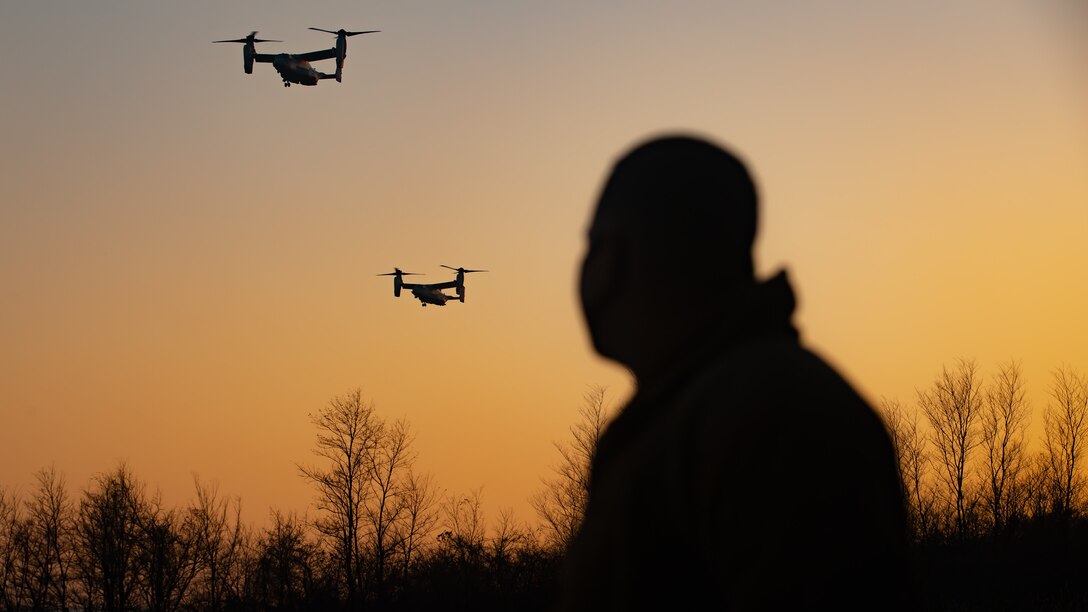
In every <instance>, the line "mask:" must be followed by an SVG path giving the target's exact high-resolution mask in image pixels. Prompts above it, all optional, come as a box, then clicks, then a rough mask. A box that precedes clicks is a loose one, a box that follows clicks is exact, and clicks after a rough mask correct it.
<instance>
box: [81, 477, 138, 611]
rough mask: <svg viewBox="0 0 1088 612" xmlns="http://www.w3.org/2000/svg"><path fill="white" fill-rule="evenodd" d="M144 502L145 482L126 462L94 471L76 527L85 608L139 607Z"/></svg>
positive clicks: (116, 608)
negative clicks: (103, 471) (107, 469)
mask: <svg viewBox="0 0 1088 612" xmlns="http://www.w3.org/2000/svg"><path fill="white" fill-rule="evenodd" d="M144 503H145V502H144V494H143V485H142V484H140V483H138V482H137V481H136V480H135V479H134V478H133V476H132V472H131V471H130V470H129V468H128V466H126V465H125V464H124V463H121V464H120V465H118V466H117V468H116V469H115V470H113V471H112V472H109V473H104V474H99V475H98V476H96V477H95V479H94V485H93V487H92V488H91V489H88V490H86V491H84V493H83V498H82V499H81V500H80V502H79V511H78V514H77V516H76V523H75V531H74V536H75V550H76V558H77V564H76V565H77V568H78V572H79V577H80V582H81V585H82V593H81V599H82V602H81V606H82V607H83V608H86V609H100V608H101V609H103V610H106V611H108V612H114V611H120V610H130V609H132V608H134V607H135V598H134V594H135V591H136V587H137V585H138V584H139V579H140V575H139V564H138V557H137V555H138V552H139V551H138V545H139V541H140V535H141V534H140V527H139V513H140V512H141V511H142V510H143V506H144Z"/></svg>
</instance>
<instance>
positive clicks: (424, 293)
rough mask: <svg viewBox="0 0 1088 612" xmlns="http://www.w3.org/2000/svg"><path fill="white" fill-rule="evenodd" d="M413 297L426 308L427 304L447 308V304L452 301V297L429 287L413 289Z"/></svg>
mask: <svg viewBox="0 0 1088 612" xmlns="http://www.w3.org/2000/svg"><path fill="white" fill-rule="evenodd" d="M412 295H413V296H415V298H416V299H417V300H419V302H420V303H421V304H423V305H424V306H426V305H427V304H434V305H435V306H445V305H446V302H448V301H449V300H451V299H452V296H449V295H446V294H445V293H442V291H440V290H438V289H430V288H427V287H415V288H414V289H412Z"/></svg>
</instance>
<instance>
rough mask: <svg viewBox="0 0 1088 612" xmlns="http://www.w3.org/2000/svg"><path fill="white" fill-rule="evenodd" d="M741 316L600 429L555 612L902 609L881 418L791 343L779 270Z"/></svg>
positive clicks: (899, 515)
mask: <svg viewBox="0 0 1088 612" xmlns="http://www.w3.org/2000/svg"><path fill="white" fill-rule="evenodd" d="M747 304H748V305H747V306H739V305H738V306H737V307H735V308H733V312H731V313H728V315H727V316H726V317H725V322H724V323H723V325H722V326H721V327H720V328H719V329H717V330H716V331H714V332H713V333H711V334H709V335H708V336H707V337H706V338H705V342H704V345H703V346H701V347H699V348H698V349H695V350H693V351H691V352H690V353H689V354H687V355H685V357H684V358H682V359H681V360H679V361H678V362H676V363H674V364H673V366H672V367H671V371H670V372H668V373H666V374H663V375H662V376H660V377H659V378H658V379H657V380H655V381H653V382H652V383H650V384H649V385H647V386H645V387H642V386H641V385H640V388H639V389H638V391H637V393H636V395H635V397H634V398H633V399H632V400H631V402H630V403H629V404H628V405H627V406H626V408H625V409H624V410H623V411H622V413H620V415H619V416H618V417H617V418H616V419H615V420H614V421H613V422H612V423H611V424H610V425H609V427H608V429H607V431H606V432H605V434H604V436H603V437H602V439H601V441H600V444H599V445H598V449H597V453H596V456H595V458H594V461H593V464H592V469H591V480H590V483H591V484H590V494H589V502H588V506H587V510H586V516H585V520H584V523H583V525H582V529H581V531H580V533H579V534H578V536H577V537H576V538H575V540H574V542H573V543H572V545H571V548H570V549H569V551H568V554H567V559H566V567H565V572H564V576H563V584H562V592H561V595H560V606H559V609H560V610H563V611H568V610H571V611H573V610H675V609H714V610H813V609H819V610H822V609H842V610H853V609H862V610H897V609H907V608H909V607H910V602H911V601H912V600H911V598H910V596H909V592H910V588H911V587H910V577H909V575H908V562H907V552H906V545H907V536H906V522H905V513H904V505H903V499H902V489H901V486H900V480H899V476H898V472H897V469H896V463H895V458H894V454H893V451H892V446H891V442H890V440H889V437H888V434H887V432H886V430H885V429H884V427H883V424H882V422H881V420H880V419H879V418H878V416H877V415H876V414H875V413H874V411H873V410H872V409H871V407H870V406H869V404H867V403H866V401H865V400H864V399H863V398H862V397H860V396H859V395H858V393H856V392H855V390H854V389H853V388H851V386H850V385H849V384H848V383H847V382H846V381H845V380H844V379H843V378H842V377H841V376H840V375H839V374H837V373H836V372H835V370H834V369H832V368H831V367H830V366H829V365H828V364H827V363H825V362H824V361H823V360H822V359H820V358H819V357H818V356H816V355H815V354H813V353H812V352H810V351H809V350H807V349H805V348H804V347H803V346H802V345H801V344H800V343H799V340H798V334H797V331H796V330H795V329H794V327H793V325H792V324H791V322H790V319H791V317H792V313H793V309H794V298H793V293H792V290H791V289H790V286H789V283H788V281H787V280H786V278H785V275H784V274H780V275H779V276H777V277H775V278H773V279H772V280H770V281H768V282H766V283H763V284H762V285H759V286H758V287H757V290H756V291H755V292H754V297H753V298H752V299H750V300H748V301H747ZM640 382H641V381H640Z"/></svg>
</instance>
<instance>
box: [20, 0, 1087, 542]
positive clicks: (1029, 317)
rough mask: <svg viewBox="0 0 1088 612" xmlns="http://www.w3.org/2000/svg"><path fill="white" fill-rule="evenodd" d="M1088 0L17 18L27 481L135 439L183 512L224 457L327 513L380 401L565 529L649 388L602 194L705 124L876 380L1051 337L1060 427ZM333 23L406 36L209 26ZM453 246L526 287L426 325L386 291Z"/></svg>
mask: <svg viewBox="0 0 1088 612" xmlns="http://www.w3.org/2000/svg"><path fill="white" fill-rule="evenodd" d="M1073 4H1075V2H1073V0H1069V1H1067V2H1064V3H1063V2H1061V1H1058V0H1054V1H1051V2H1034V1H1029V0H961V1H959V2H943V1H936V0H923V1H920V2H911V3H904V2H890V1H888V2H883V1H880V2H861V1H858V2H845V1H830V2H820V3H815V2H808V1H802V0H794V1H785V2H763V1H754V0H753V1H739V2H728V3H726V2H717V1H709V0H708V1H693V2H682V3H672V4H669V5H667V7H666V5H665V4H663V3H660V2H644V1H631V0H624V1H619V0H615V1H612V0H608V1H605V0H602V1H597V2H566V1H559V2H517V1H515V2H500V1H498V0H491V1H483V0H462V1H459V2H451V1H448V0H445V1H409V2H405V1H403V0H398V1H393V0H378V1H374V2H366V3H359V2H344V1H342V2H332V1H324V2H322V1H318V2H308V3H298V2H283V1H280V2H255V1H245V2H230V3H223V2H213V1H192V2H146V1H142V0H141V1H136V0H132V1H107V2H60V1H54V0H35V1H33V2H30V1H25V2H24V1H13V2H4V3H3V4H0V56H3V57H4V58H5V59H6V67H7V70H6V77H5V82H4V84H3V86H2V89H0V110H2V111H3V115H2V116H3V119H2V125H3V133H2V134H3V137H2V138H0V184H2V200H0V202H2V206H0V281H2V283H0V486H5V487H14V488H16V489H20V490H24V491H25V490H26V489H27V488H28V487H29V486H30V484H31V483H32V482H33V474H34V472H35V471H36V470H38V469H39V468H42V467H45V466H48V465H49V464H51V463H53V464H55V465H56V467H57V469H58V470H59V471H61V472H63V473H64V474H65V475H66V476H67V479H68V483H69V486H70V488H71V489H72V491H73V492H78V491H79V490H80V489H82V488H83V487H85V486H87V484H88V483H89V480H90V478H91V477H92V476H93V475H94V474H95V473H97V472H101V471H105V470H108V469H110V468H112V467H113V466H115V465H116V463H117V461H119V460H126V461H128V462H129V464H130V465H131V467H132V468H133V470H134V471H135V473H136V475H137V476H138V477H139V478H140V479H142V480H144V481H146V482H147V483H148V484H149V486H150V487H151V488H152V489H155V488H159V489H161V491H162V494H163V496H164V499H165V500H166V501H167V502H168V503H171V504H182V503H186V502H187V501H189V500H190V499H191V498H192V490H193V488H192V477H193V474H197V475H199V476H200V478H201V479H202V480H203V481H206V482H218V483H219V486H220V491H221V493H223V494H226V495H230V496H240V497H241V498H242V502H243V506H244V508H245V516H246V518H247V520H249V521H250V522H253V523H257V524H260V523H262V522H263V521H264V519H265V517H266V516H267V513H268V510H269V508H271V507H277V508H280V509H285V510H298V511H299V512H305V511H306V509H307V506H308V504H309V502H310V500H311V498H312V491H311V489H310V488H309V487H308V486H307V485H306V483H304V482H303V481H302V480H301V479H300V478H299V476H298V475H297V470H296V468H295V465H296V464H297V463H299V462H308V461H310V460H311V457H312V455H311V453H310V449H311V448H312V445H313V441H314V437H315V431H314V429H313V427H312V426H311V425H310V423H309V420H308V416H307V415H308V414H309V413H312V412H314V411H316V410H318V409H319V408H321V406H323V405H324V404H325V403H326V402H328V400H329V399H331V398H332V397H333V396H336V395H341V394H344V393H346V392H348V391H350V390H351V389H353V388H355V387H361V388H362V390H363V394H364V396H365V397H367V398H369V399H370V400H372V401H373V402H374V403H375V405H376V407H377V410H378V412H379V414H381V415H382V416H385V417H386V418H390V419H395V418H400V417H403V418H405V419H407V420H408V421H409V423H410V424H411V426H412V428H413V430H414V432H415V433H416V436H417V437H416V443H415V449H416V450H417V451H418V453H419V461H418V464H417V465H418V468H419V469H420V470H422V471H426V472H430V473H432V474H433V475H434V476H435V478H436V480H437V482H438V484H439V485H440V486H441V487H443V488H444V489H445V490H446V491H447V492H448V493H451V494H463V493H467V492H469V491H471V490H473V489H476V488H482V495H483V499H484V509H485V512H486V513H487V516H488V518H489V520H494V519H496V518H497V515H498V512H499V510H500V509H503V508H509V509H512V510H513V511H514V512H515V514H516V515H517V516H518V517H519V518H520V519H522V520H526V521H533V520H535V517H534V516H533V514H532V511H531V510H530V509H529V507H528V504H527V503H526V500H527V498H528V497H529V496H530V495H532V494H533V493H534V492H535V491H536V490H538V489H539V486H540V485H539V482H540V478H541V477H545V476H548V475H549V474H550V468H551V466H552V465H553V464H554V463H555V462H556V459H557V458H558V455H557V453H556V452H555V450H554V448H553V442H555V441H559V440H566V439H567V438H568V432H567V430H568V427H570V426H571V425H572V424H573V423H574V422H575V421H576V419H577V414H578V408H579V406H580V404H581V397H582V394H583V393H584V392H585V391H586V390H587V388H588V387H589V386H591V385H605V386H607V387H608V388H609V394H610V396H611V398H612V399H613V400H614V401H616V402H622V400H623V398H625V397H626V396H627V395H628V393H629V392H630V381H629V379H628V377H627V375H626V373H625V372H623V371H622V370H621V369H619V368H618V367H616V366H614V365H612V364H609V363H606V362H603V361H601V360H600V359H598V358H597V357H596V356H595V355H594V354H593V352H592V349H591V347H590V345H589V343H588V340H587V338H586V335H585V330H584V328H583V326H582V321H581V318H580V311H579V308H578V303H577V299H576V298H577V296H576V292H575V287H576V273H577V268H578V264H579V262H580V257H581V255H582V250H583V248H584V242H583V238H584V231H585V229H586V222H587V220H588V215H589V214H590V212H591V207H592V204H593V201H594V198H595V196H596V194H597V190H598V189H599V187H600V184H601V182H602V180H603V178H604V176H605V174H606V173H607V171H608V169H609V166H610V164H611V162H612V161H613V159H614V158H615V156H616V155H618V154H619V153H620V152H621V151H623V150H624V149H626V148H627V147H628V146H630V145H631V144H632V143H634V142H636V141H637V140H640V139H642V138H643V137H645V136H647V135H650V134H655V133H659V132H662V131H666V130H674V129H675V130H684V131H690V132H695V133H699V134H704V135H707V136H709V137H711V138H714V139H716V140H718V141H719V142H721V143H722V144H725V145H727V146H729V147H731V148H733V149H734V150H735V151H736V152H737V153H739V154H740V155H741V156H742V157H744V158H745V159H747V160H748V162H749V164H750V166H751V169H752V172H753V174H754V175H755V177H756V179H757V181H758V183H759V185H760V189H761V193H762V197H763V207H764V208H763V212H764V216H763V221H762V226H761V234H760V239H759V243H758V253H757V254H758V260H757V265H758V267H759V271H760V273H761V274H764V275H765V274H770V273H773V272H774V271H776V270H777V269H779V268H783V267H784V268H786V269H787V270H788V271H789V273H790V275H791V278H792V280H793V282H794V284H795V289H796V291H797V293H798V296H799V302H800V307H799V311H798V313H797V317H796V322H797V324H798V325H799V327H800V328H801V331H802V334H803V338H804V339H805V341H806V342H808V343H809V344H810V346H812V347H814V348H816V349H817V350H819V351H820V352H821V353H822V354H823V355H825V356H826V357H827V358H828V359H829V360H830V361H832V363H834V364H835V365H837V366H839V367H840V368H841V369H842V371H843V372H844V373H845V374H846V375H847V376H848V377H849V378H850V379H851V380H853V381H854V382H855V383H856V384H857V385H858V387H859V388H860V389H861V390H862V391H863V392H864V393H865V394H867V395H868V396H869V397H870V398H871V399H873V400H876V399H878V398H879V397H881V396H887V397H891V398H898V399H900V400H902V401H903V402H905V403H907V404H912V403H913V400H914V397H915V392H916V389H918V388H921V387H925V386H927V385H928V384H929V383H930V382H931V381H932V380H933V378H934V376H935V375H936V374H937V373H938V372H939V371H940V369H941V367H942V365H946V364H949V365H950V364H953V363H954V362H955V360H957V359H959V358H961V357H965V358H974V359H976V360H977V361H978V362H979V364H980V366H981V368H982V370H983V373H988V372H990V371H992V370H993V368H994V367H995V366H996V365H997V364H998V363H999V362H1001V361H1004V360H1007V359H1010V358H1015V359H1019V360H1021V361H1022V363H1023V368H1024V372H1025V375H1026V377H1027V379H1028V384H1029V390H1030V392H1031V398H1032V402H1033V405H1034V406H1035V409H1036V415H1037V418H1036V422H1041V413H1040V412H1039V411H1041V410H1042V408H1043V406H1044V405H1045V403H1046V395H1045V391H1046V385H1047V384H1048V382H1049V376H1050V374H1049V373H1050V371H1051V370H1052V369H1053V368H1055V367H1058V366H1060V365H1069V366H1072V367H1074V368H1077V369H1079V370H1080V371H1082V372H1086V371H1088V317H1086V313H1088V283H1086V280H1085V279H1086V278H1088V274H1086V264H1088V240H1086V238H1088V172H1085V168H1088V111H1086V109H1088V86H1086V85H1088V78H1086V76H1088V62H1086V61H1085V58H1086V57H1088V55H1086V54H1085V51H1086V49H1085V47H1084V42H1085V40H1086V37H1085V29H1084V27H1083V26H1084V24H1085V22H1084V21H1083V20H1084V18H1085V15H1084V12H1077V11H1076V9H1075V7H1073ZM309 26H315V27H321V28H327V29H337V28H341V27H343V28H345V29H349V30H360V29H378V30H381V33H379V34H370V35H366V36H359V37H355V38H352V39H350V40H349V53H348V59H347V63H346V67H345V77H344V82H343V83H340V84H337V83H335V82H331V81H325V82H322V83H321V84H320V85H318V86H317V87H312V88H308V87H301V86H294V87H291V88H290V89H285V88H284V87H283V86H282V85H281V84H280V80H279V78H278V76H277V75H276V74H275V72H274V70H273V69H272V68H271V66H268V65H257V66H256V67H255V70H254V73H253V74H252V75H246V74H244V73H243V72H242V58H241V45H213V44H210V43H211V41H212V40H217V39H224V38H238V37H242V36H245V35H246V34H247V33H248V32H250V31H251V30H258V31H260V36H261V37H265V38H274V39H281V40H283V41H285V42H284V43H267V44H264V45H260V46H259V47H258V48H259V49H260V50H261V51H262V52H280V51H287V52H301V51H311V50H317V49H322V48H326V47H328V46H330V45H331V43H332V40H333V38H332V36H329V35H327V34H322V33H320V32H313V31H310V30H307V29H306V28H307V27H309ZM322 66H326V67H327V68H326V69H327V70H330V71H331V68H330V67H328V66H331V62H327V63H325V62H323V63H319V64H318V67H319V68H321V67H322ZM440 264H448V265H451V266H455V267H456V266H464V267H470V268H486V269H489V270H490V272H489V273H487V274H477V275H471V276H469V277H468V283H467V285H468V293H467V296H468V301H467V303H465V304H459V303H457V304H451V305H450V306H447V307H445V308H434V307H428V308H426V309H422V308H420V307H419V304H418V303H417V302H416V301H415V300H413V299H411V297H410V296H406V295H405V296H402V297H401V298H400V299H394V298H393V296H392V290H391V285H392V283H391V282H390V279H389V278H388V277H385V278H378V277H376V276H375V274H378V273H382V272H387V271H391V270H392V268H393V267H394V266H397V267H400V268H402V269H404V270H410V271H415V272H424V273H427V274H428V276H426V277H420V278H421V280H425V281H442V280H447V279H448V278H451V277H450V276H449V275H448V274H447V271H446V270H444V269H443V268H441V267H439V265H440ZM692 264H693V265H698V264H699V262H692ZM706 272H707V278H708V280H710V281H712V280H713V275H714V272H715V271H714V270H713V269H708V270H707V271H706ZM647 280H648V282H651V283H652V279H647ZM676 299H677V300H683V299H685V297H684V296H683V295H677V296H676Z"/></svg>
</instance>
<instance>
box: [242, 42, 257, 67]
mask: <svg viewBox="0 0 1088 612" xmlns="http://www.w3.org/2000/svg"><path fill="white" fill-rule="evenodd" d="M256 53H257V50H256V48H254V46H253V43H251V42H248V43H246V46H245V47H242V60H243V62H244V65H245V70H246V74H253V56H254V55H256Z"/></svg>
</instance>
